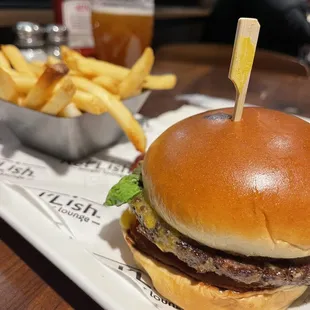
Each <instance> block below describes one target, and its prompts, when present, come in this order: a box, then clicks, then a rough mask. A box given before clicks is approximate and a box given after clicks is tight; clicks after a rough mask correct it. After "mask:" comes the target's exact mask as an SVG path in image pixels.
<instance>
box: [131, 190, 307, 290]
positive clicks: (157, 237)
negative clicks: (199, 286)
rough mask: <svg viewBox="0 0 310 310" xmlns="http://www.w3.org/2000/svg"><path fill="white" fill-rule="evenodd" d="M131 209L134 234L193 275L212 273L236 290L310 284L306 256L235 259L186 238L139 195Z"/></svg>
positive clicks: (231, 255)
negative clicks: (177, 261) (177, 262)
mask: <svg viewBox="0 0 310 310" xmlns="http://www.w3.org/2000/svg"><path fill="white" fill-rule="evenodd" d="M130 206H131V209H132V210H133V212H134V213H135V215H136V218H137V220H138V221H139V225H138V226H137V231H138V232H139V233H140V234H141V235H143V236H144V237H145V238H146V239H148V240H149V241H150V242H151V243H153V244H155V245H156V246H157V248H158V249H160V250H161V252H165V253H166V254H169V253H170V254H173V255H174V257H176V258H177V259H178V260H180V261H181V262H183V263H185V265H186V266H187V267H190V268H191V270H195V273H196V274H203V275H205V274H206V273H215V274H216V275H218V276H224V277H226V278H228V279H231V280H232V281H233V282H237V283H240V285H238V287H239V288H242V287H243V288H245V287H247V288H249V287H251V288H256V289H265V288H271V287H280V286H290V285H299V286H300V285H310V259H309V257H307V258H300V259H271V258H261V257H245V256H238V255H233V254H230V253H226V252H223V251H219V250H215V249H212V248H210V247H207V246H204V245H201V244H200V243H198V242H196V241H194V240H192V239H189V238H187V237H186V236H184V235H182V234H180V233H179V232H178V231H176V230H175V229H174V228H172V227H171V226H170V225H168V224H167V223H166V222H165V221H163V220H162V219H161V218H160V217H159V216H158V215H157V213H156V212H155V211H154V209H153V208H151V207H150V205H149V204H148V203H147V202H146V200H145V199H144V197H143V196H142V195H141V196H138V197H136V198H135V199H134V200H133V201H132V202H131V203H130ZM152 253H153V252H152ZM159 260H160V258H159ZM241 284H242V285H241ZM222 287H228V286H227V285H226V286H225V285H224V286H222ZM236 287H237V286H236Z"/></svg>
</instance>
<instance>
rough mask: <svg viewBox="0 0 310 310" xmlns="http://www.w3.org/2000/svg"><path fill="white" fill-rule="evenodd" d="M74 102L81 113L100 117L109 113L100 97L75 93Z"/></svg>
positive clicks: (78, 91) (79, 92) (82, 92)
mask: <svg viewBox="0 0 310 310" xmlns="http://www.w3.org/2000/svg"><path fill="white" fill-rule="evenodd" d="M72 102H73V103H75V105H76V106H77V108H79V109H80V110H81V111H84V112H88V113H91V114H96V115H99V114H101V113H104V112H106V111H107V109H106V106H105V105H104V103H102V102H101V100H100V99H99V98H98V97H96V96H93V95H92V94H89V93H86V92H84V91H81V90H77V91H76V92H75V94H74V96H73V98H72Z"/></svg>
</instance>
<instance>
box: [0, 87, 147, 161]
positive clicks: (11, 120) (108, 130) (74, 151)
mask: <svg viewBox="0 0 310 310" xmlns="http://www.w3.org/2000/svg"><path fill="white" fill-rule="evenodd" d="M149 95H150V91H146V92H143V93H142V94H141V95H139V96H136V97H133V98H130V99H127V100H125V101H124V104H125V106H126V107H127V108H128V109H129V110H130V111H131V112H132V113H137V112H139V111H140V109H141V108H142V106H143V104H144V103H145V101H146V100H147V98H148V96H149ZM0 119H2V120H3V121H4V122H5V124H6V125H7V126H8V127H9V128H10V129H11V130H12V131H13V132H14V133H15V135H16V136H17V137H18V138H19V140H20V141H21V142H22V143H23V144H24V145H26V146H29V147H32V148H34V149H36V150H39V151H41V152H43V153H46V154H49V155H52V156H54V157H57V158H59V159H64V160H71V161H74V160H79V159H81V158H83V157H86V156H88V155H91V154H92V153H94V152H96V151H99V150H101V149H103V148H105V147H107V146H109V145H112V144H113V143H115V142H117V141H118V140H119V138H120V137H121V136H122V135H123V132H122V130H121V128H120V127H119V125H118V124H117V123H116V121H115V120H114V119H113V118H112V117H111V116H110V115H109V114H108V113H104V114H102V115H92V114H88V113H85V114H83V115H82V116H80V117H76V118H60V117H55V116H51V115H47V114H44V113H40V112H37V111H34V110H30V109H26V108H22V107H19V106H16V105H15V104H12V103H9V102H6V101H3V100H0Z"/></svg>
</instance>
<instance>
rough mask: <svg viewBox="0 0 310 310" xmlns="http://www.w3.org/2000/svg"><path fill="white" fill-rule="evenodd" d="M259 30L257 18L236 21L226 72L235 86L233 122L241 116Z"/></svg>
mask: <svg viewBox="0 0 310 310" xmlns="http://www.w3.org/2000/svg"><path fill="white" fill-rule="evenodd" d="M259 30H260V24H259V22H258V20H257V19H254V18H240V19H239V21H238V26H237V31H236V36H235V43H234V48H233V53H232V57H231V63H230V69H229V74H228V77H229V79H230V80H231V81H232V82H233V83H234V85H235V88H236V102H235V108H234V115H233V121H235V122H239V121H240V120H241V118H242V112H243V106H244V102H245V98H246V94H247V90H248V85H249V80H250V75H251V70H252V65H253V61H254V56H255V51H256V45H257V40H258V35H259Z"/></svg>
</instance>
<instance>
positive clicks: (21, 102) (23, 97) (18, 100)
mask: <svg viewBox="0 0 310 310" xmlns="http://www.w3.org/2000/svg"><path fill="white" fill-rule="evenodd" d="M25 98H26V97H25V96H19V97H18V98H17V105H19V106H20V107H22V106H23V102H24V100H25Z"/></svg>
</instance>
